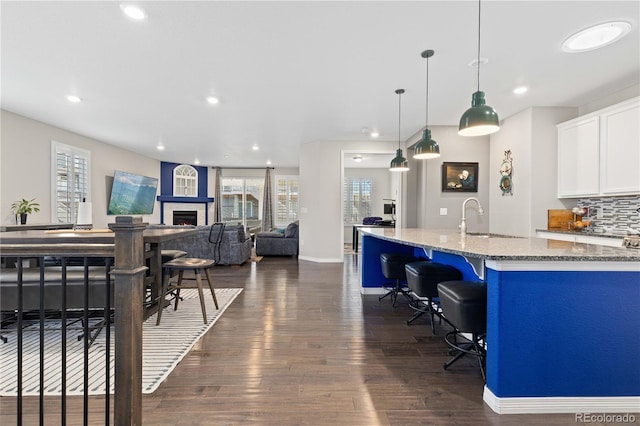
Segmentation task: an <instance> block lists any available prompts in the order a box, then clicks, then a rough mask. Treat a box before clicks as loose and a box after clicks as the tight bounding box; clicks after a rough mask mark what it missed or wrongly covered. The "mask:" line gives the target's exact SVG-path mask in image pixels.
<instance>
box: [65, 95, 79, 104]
mask: <svg viewBox="0 0 640 426" xmlns="http://www.w3.org/2000/svg"><path fill="white" fill-rule="evenodd" d="M67 100H68V101H69V102H73V103H74V104H77V103H78V102H82V98H81V97H80V96H76V95H67Z"/></svg>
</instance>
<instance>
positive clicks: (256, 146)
mask: <svg viewBox="0 0 640 426" xmlns="http://www.w3.org/2000/svg"><path fill="white" fill-rule="evenodd" d="M251 149H252V150H254V151H257V150H259V149H260V147H259V146H258V145H254V146H252V147H251Z"/></svg>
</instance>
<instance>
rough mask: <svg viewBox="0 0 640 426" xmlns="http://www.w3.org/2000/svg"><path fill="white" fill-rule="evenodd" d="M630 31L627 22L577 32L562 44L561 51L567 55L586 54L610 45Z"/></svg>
mask: <svg viewBox="0 0 640 426" xmlns="http://www.w3.org/2000/svg"><path fill="white" fill-rule="evenodd" d="M630 30H631V24H629V23H628V22H622V21H619V22H607V23H604V24H599V25H594V26H593V27H589V28H586V29H584V30H581V31H578V32H577V33H575V34H574V35H572V36H571V37H569V38H568V39H566V40H565V41H564V42H563V43H562V50H564V51H565V52H569V53H576V52H587V51H589V50H594V49H598V48H600V47H604V46H606V45H608V44H611V43H613V42H615V41H617V40H620V39H621V38H622V37H624V36H625V35H627V34H628V33H629V31H630Z"/></svg>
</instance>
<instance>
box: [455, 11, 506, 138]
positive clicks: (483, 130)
mask: <svg viewBox="0 0 640 426" xmlns="http://www.w3.org/2000/svg"><path fill="white" fill-rule="evenodd" d="M480 1H481V0H478V62H477V64H476V66H477V67H478V90H477V91H476V92H475V93H474V94H473V95H472V96H471V108H469V109H468V110H466V111H465V113H464V114H462V117H461V118H460V127H458V134H459V135H461V136H482V135H490V134H491V133H495V132H497V131H498V130H500V123H499V120H498V113H497V112H496V110H495V109H493V108H491V107H490V106H489V105H485V100H484V92H481V91H480Z"/></svg>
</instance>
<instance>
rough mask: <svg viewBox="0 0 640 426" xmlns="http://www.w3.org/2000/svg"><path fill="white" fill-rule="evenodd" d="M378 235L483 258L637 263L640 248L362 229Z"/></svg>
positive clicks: (438, 231)
mask: <svg viewBox="0 0 640 426" xmlns="http://www.w3.org/2000/svg"><path fill="white" fill-rule="evenodd" d="M361 232H363V233H364V234H369V235H372V236H375V237H377V238H380V239H383V240H387V241H391V242H397V243H402V244H406V245H410V246H413V247H418V248H427V249H433V250H438V251H441V252H444V253H452V254H459V255H463V256H470V257H479V258H483V259H486V260H514V261H546V262H549V261H596V262H620V261H622V262H640V250H636V249H629V248H624V247H608V246H602V245H597V244H585V243H574V242H568V241H556V240H547V239H545V238H536V237H492V238H485V237H481V236H477V235H469V234H468V235H467V236H466V237H465V238H464V241H462V237H461V235H460V232H459V231H456V230H451V229H421V228H401V229H398V228H396V229H393V228H391V229H386V228H363V229H361Z"/></svg>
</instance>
